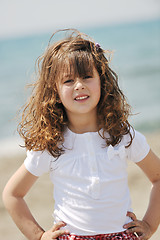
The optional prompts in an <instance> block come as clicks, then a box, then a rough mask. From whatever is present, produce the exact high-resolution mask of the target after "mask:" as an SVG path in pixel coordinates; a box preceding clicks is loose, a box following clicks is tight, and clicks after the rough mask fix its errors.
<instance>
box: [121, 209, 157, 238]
mask: <svg viewBox="0 0 160 240" xmlns="http://www.w3.org/2000/svg"><path fill="white" fill-rule="evenodd" d="M127 216H128V217H130V218H131V219H132V220H133V221H132V222H130V223H128V224H125V225H124V226H123V227H124V228H126V229H127V232H128V233H134V232H135V233H137V234H138V236H139V238H138V239H139V240H147V239H149V238H150V237H151V236H152V234H153V233H152V231H151V227H150V226H149V224H148V223H147V222H145V221H144V220H142V221H140V220H137V217H136V215H135V214H134V213H132V212H127Z"/></svg>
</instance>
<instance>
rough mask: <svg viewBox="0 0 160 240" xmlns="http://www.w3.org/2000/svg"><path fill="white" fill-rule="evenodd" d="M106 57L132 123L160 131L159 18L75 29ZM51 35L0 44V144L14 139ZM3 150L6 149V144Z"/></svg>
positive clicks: (1, 40)
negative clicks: (84, 35)
mask: <svg viewBox="0 0 160 240" xmlns="http://www.w3.org/2000/svg"><path fill="white" fill-rule="evenodd" d="M79 30H80V31H82V32H84V33H86V34H88V35H89V36H91V37H92V38H93V39H94V40H95V41H96V42H98V43H99V44H100V46H101V47H102V48H103V49H105V50H109V51H110V52H111V58H110V60H111V62H110V65H111V68H112V69H113V70H114V71H115V72H116V73H117V75H118V76H119V85H120V87H121V89H122V91H123V92H124V93H125V95H126V97H127V99H128V102H129V104H130V105H131V106H132V115H131V116H130V118H129V121H130V122H131V124H132V125H133V126H134V128H136V129H137V130H139V131H141V132H153V131H158V130H160V19H156V20H151V21H144V22H134V23H123V24H116V25H115V24H114V25H105V24H103V25H100V26H96V27H86V28H84V27H83V28H79ZM51 35H52V32H48V33H43V34H42V33H41V34H33V35H28V36H25V37H17V38H16V37H14V38H8V39H0V143H1V146H3V143H4V142H6V143H7V142H9V143H10V144H9V145H10V146H11V145H12V142H13V141H12V140H13V139H15V138H17V137H18V134H17V132H16V129H17V123H18V120H17V113H18V112H19V109H20V108H21V107H22V105H23V104H24V103H25V101H26V99H27V98H28V96H29V94H30V91H31V90H29V89H28V90H27V88H26V85H28V84H29V83H33V82H34V80H35V74H34V73H35V61H36V59H37V57H39V56H40V55H41V54H42V53H43V52H44V50H45V49H46V47H47V45H48V42H49V38H50V36H51ZM7 145H8V144H7Z"/></svg>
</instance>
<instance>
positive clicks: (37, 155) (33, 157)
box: [24, 150, 52, 177]
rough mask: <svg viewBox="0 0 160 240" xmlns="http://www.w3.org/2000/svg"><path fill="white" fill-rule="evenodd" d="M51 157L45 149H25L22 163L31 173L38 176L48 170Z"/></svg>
mask: <svg viewBox="0 0 160 240" xmlns="http://www.w3.org/2000/svg"><path fill="white" fill-rule="evenodd" d="M51 157H52V156H51V155H49V153H48V152H47V151H43V152H42V151H32V150H31V151H27V157H26V159H25V160H24V165H25V167H26V169H27V170H28V171H29V172H30V173H31V174H33V175H35V176H37V177H39V176H41V175H43V174H44V173H47V172H49V170H50V162H51Z"/></svg>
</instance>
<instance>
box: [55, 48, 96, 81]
mask: <svg viewBox="0 0 160 240" xmlns="http://www.w3.org/2000/svg"><path fill="white" fill-rule="evenodd" d="M93 68H94V60H93V57H92V54H91V53H88V52H85V51H75V52H71V53H69V54H68V55H66V56H63V57H62V58H61V59H60V61H59V71H58V72H59V78H60V79H62V78H64V77H66V76H67V77H68V76H72V77H83V76H85V75H86V74H88V73H90V74H92V73H93Z"/></svg>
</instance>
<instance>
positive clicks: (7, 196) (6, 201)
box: [2, 186, 11, 209]
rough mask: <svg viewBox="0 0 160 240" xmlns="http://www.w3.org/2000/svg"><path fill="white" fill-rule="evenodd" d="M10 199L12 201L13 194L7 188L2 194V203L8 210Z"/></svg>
mask: <svg viewBox="0 0 160 240" xmlns="http://www.w3.org/2000/svg"><path fill="white" fill-rule="evenodd" d="M10 199H11V193H10V192H9V191H8V188H7V186H6V187H5V188H4V190H3V192H2V201H3V204H4V206H5V208H6V209H8V208H9V206H8V205H9V202H10Z"/></svg>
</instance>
